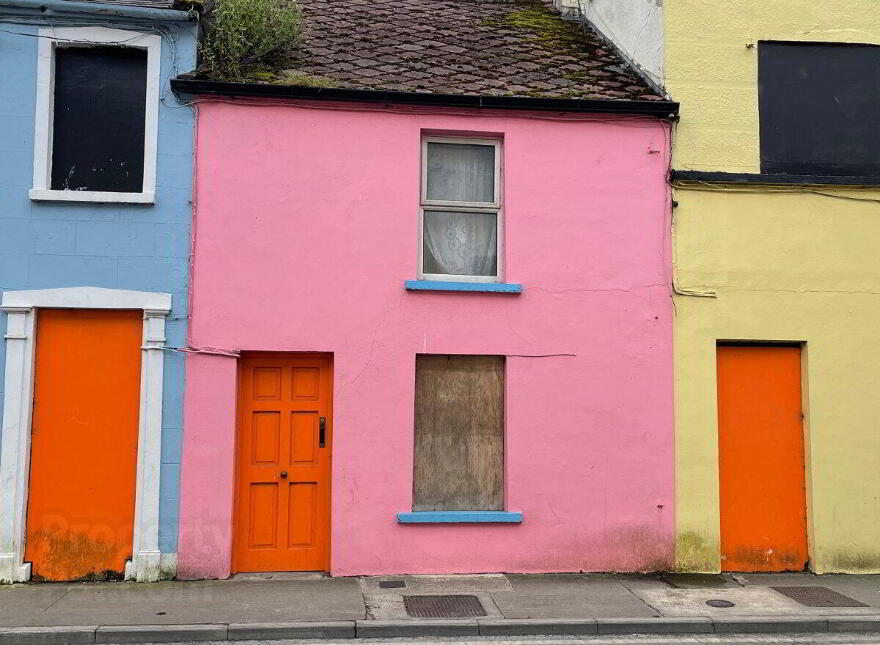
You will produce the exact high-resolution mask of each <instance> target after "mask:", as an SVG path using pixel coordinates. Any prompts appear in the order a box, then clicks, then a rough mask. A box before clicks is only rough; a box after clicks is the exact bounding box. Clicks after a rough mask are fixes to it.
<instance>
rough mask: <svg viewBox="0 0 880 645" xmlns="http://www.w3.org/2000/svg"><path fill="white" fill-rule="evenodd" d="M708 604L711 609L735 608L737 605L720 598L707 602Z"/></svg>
mask: <svg viewBox="0 0 880 645" xmlns="http://www.w3.org/2000/svg"><path fill="white" fill-rule="evenodd" d="M706 604H707V605H709V606H710V607H734V606H736V603H734V602H730V601H729V600H721V599H719V598H713V599H712V600H707V601H706Z"/></svg>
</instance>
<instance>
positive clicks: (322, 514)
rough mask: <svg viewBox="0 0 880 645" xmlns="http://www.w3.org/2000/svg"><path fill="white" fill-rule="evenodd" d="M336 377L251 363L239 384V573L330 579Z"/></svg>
mask: <svg viewBox="0 0 880 645" xmlns="http://www.w3.org/2000/svg"><path fill="white" fill-rule="evenodd" d="M332 383H333V378H332V373H331V364H330V359H329V358H328V357H324V356H298V357H295V358H294V357H283V358H282V357H277V356H275V357H266V358H263V357H257V356H254V357H247V358H244V359H242V365H241V374H240V380H239V388H240V392H239V410H240V415H239V428H238V461H237V469H238V491H237V516H236V530H235V538H236V542H235V565H236V570H237V571H328V570H329V568H330V446H331V440H332V439H331V437H332V418H331V413H332V410H331V407H332V396H333V393H332Z"/></svg>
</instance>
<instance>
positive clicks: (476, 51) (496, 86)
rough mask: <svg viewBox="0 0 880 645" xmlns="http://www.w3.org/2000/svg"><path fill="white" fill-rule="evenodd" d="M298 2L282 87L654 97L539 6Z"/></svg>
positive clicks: (582, 30) (420, 0)
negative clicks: (301, 24)
mask: <svg viewBox="0 0 880 645" xmlns="http://www.w3.org/2000/svg"><path fill="white" fill-rule="evenodd" d="M298 1H299V4H300V6H301V7H302V11H303V15H304V18H305V30H306V36H305V39H304V40H303V42H302V43H300V45H299V46H298V47H296V48H295V49H293V51H291V57H292V59H291V62H290V64H289V67H291V68H292V70H289V71H288V72H287V73H286V75H287V76H288V77H289V78H288V79H286V82H287V83H293V84H310V83H317V84H323V85H325V86H328V87H337V88H345V89H360V90H392V91H403V92H429V93H439V94H468V95H495V96H524V97H554V98H585V99H619V100H656V99H662V98H663V97H661V96H659V95H658V94H657V92H656V91H655V90H654V89H652V88H651V87H650V86H649V85H648V83H647V82H645V80H644V79H642V77H641V76H639V75H638V74H637V73H636V72H635V71H634V70H633V69H632V68H630V67H629V66H628V65H627V64H626V63H625V62H624V61H623V59H622V58H621V57H620V55H619V54H618V53H617V51H616V50H614V49H613V48H612V47H611V46H609V45H607V44H605V43H604V42H603V41H602V40H601V39H600V38H599V37H598V36H597V35H596V34H595V33H594V32H593V31H592V30H591V29H590V28H588V27H586V26H585V25H584V24H583V23H580V22H576V21H570V20H563V19H562V18H561V17H560V16H559V14H558V13H556V12H555V11H554V10H553V9H552V7H550V6H548V5H547V4H545V3H544V2H542V0H298ZM297 78H299V79H300V81H297ZM303 79H305V82H303ZM281 82H285V81H284V80H282V81H281Z"/></svg>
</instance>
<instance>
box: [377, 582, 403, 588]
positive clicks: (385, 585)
mask: <svg viewBox="0 0 880 645" xmlns="http://www.w3.org/2000/svg"><path fill="white" fill-rule="evenodd" d="M405 586H406V583H405V582H404V581H403V580H380V581H379V589H400V588H401V587H405Z"/></svg>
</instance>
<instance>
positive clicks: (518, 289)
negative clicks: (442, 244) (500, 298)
mask: <svg viewBox="0 0 880 645" xmlns="http://www.w3.org/2000/svg"><path fill="white" fill-rule="evenodd" d="M406 290H407V291H472V292H478V293H522V290H523V286H522V285H521V284H516V283H513V282H440V281H437V280H407V281H406Z"/></svg>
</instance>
